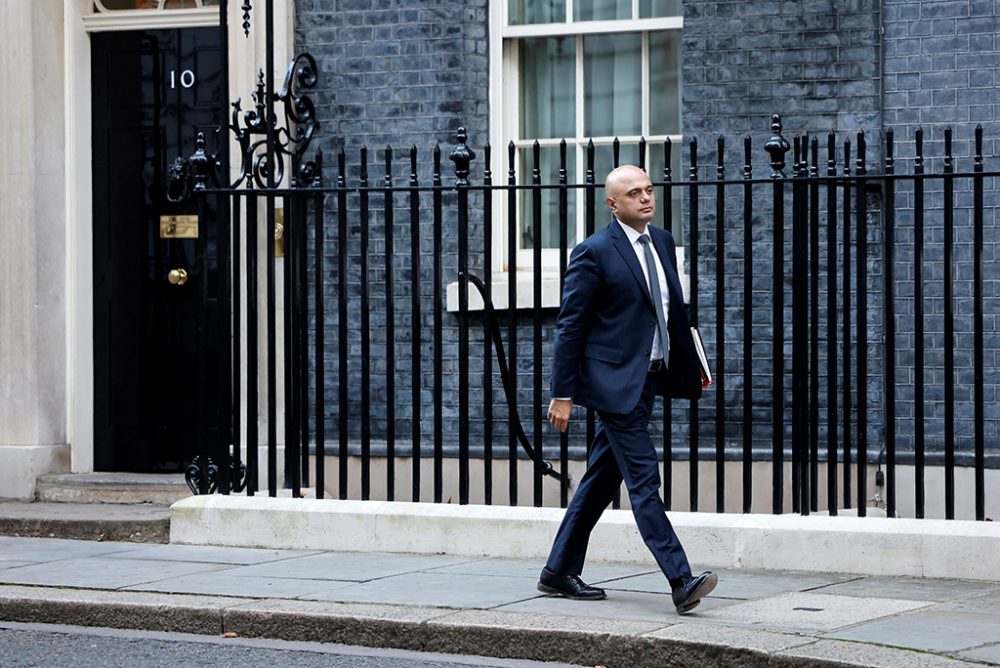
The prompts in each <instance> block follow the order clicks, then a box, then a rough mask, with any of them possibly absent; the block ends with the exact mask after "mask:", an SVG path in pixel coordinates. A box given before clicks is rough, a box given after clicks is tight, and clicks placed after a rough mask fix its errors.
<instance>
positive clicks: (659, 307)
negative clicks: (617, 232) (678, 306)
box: [639, 234, 670, 360]
mask: <svg viewBox="0 0 1000 668" xmlns="http://www.w3.org/2000/svg"><path fill="white" fill-rule="evenodd" d="M649 242H650V239H649V235H648V234H643V235H640V236H639V243H640V244H642V252H643V253H644V254H645V256H646V269H647V270H648V271H649V292H650V294H651V295H652V296H653V310H654V311H656V323H657V325H658V326H659V328H660V352H662V353H663V359H664V360H668V359H670V357H669V355H670V335H669V334H668V333H667V319H666V317H665V316H664V314H663V294H662V293H661V292H660V275H659V272H658V271H656V260H654V259H653V249H652V248H650V243H649Z"/></svg>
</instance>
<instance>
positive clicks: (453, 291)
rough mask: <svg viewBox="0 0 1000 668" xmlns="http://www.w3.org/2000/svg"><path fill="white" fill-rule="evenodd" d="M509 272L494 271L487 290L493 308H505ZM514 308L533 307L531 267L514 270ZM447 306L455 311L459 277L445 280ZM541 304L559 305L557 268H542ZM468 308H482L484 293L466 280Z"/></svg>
mask: <svg viewBox="0 0 1000 668" xmlns="http://www.w3.org/2000/svg"><path fill="white" fill-rule="evenodd" d="M509 280H510V274H508V273H506V272H498V273H496V274H494V275H493V280H492V284H491V285H490V291H491V292H492V296H493V310H494V311H506V310H507V308H508V296H509V295H508V292H507V291H508V290H509V287H508V285H509ZM516 281H517V306H516V308H517V310H519V311H521V310H528V309H532V308H534V307H535V283H534V275H533V274H532V272H531V271H530V270H526V271H519V272H517V278H516ZM446 294H447V297H446V308H447V310H448V312H449V313H457V312H458V281H452V282H451V283H449V284H448V291H447V293H446ZM542 308H559V274H558V273H557V272H551V273H550V272H547V271H543V272H542ZM469 310H470V311H482V310H483V297H482V295H480V294H479V289H478V288H477V287H476V286H475V285H473V284H472V283H469Z"/></svg>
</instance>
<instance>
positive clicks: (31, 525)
mask: <svg viewBox="0 0 1000 668" xmlns="http://www.w3.org/2000/svg"><path fill="white" fill-rule="evenodd" d="M0 536H16V537H22V538H25V537H27V538H65V539H68V540H96V541H117V542H128V543H169V542H170V519H169V518H165V519H162V520H144V521H137V520H122V521H115V520H55V519H30V518H20V519H18V518H9V517H5V518H0Z"/></svg>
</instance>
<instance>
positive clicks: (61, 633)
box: [0, 622, 579, 668]
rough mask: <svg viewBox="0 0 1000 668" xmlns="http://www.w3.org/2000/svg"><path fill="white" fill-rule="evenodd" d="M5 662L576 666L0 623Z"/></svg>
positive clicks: (81, 666)
mask: <svg viewBox="0 0 1000 668" xmlns="http://www.w3.org/2000/svg"><path fill="white" fill-rule="evenodd" d="M0 666H3V668H36V667H37V668H120V667H128V668H160V667H163V668H167V667H170V668H173V667H174V666H198V667H199V668H211V667H213V666H218V667H220V668H221V667H225V668H275V667H278V668H313V667H316V668H320V667H322V668H579V667H573V666H569V665H567V664H554V663H539V662H537V661H516V660H510V659H489V658H484V657H470V656H456V655H450V654H426V653H421V652H406V651H401V650H392V649H371V648H367V647H352V646H348V645H325V644H321V643H307V642H287V641H281V640H261V639H250V638H219V637H214V636H199V635H188V634H183V633H157V632H153V631H122V630H117V629H103V628H84V627H77V626H57V625H48V624H18V623H13V622H0Z"/></svg>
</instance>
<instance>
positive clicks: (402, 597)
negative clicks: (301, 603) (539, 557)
mask: <svg viewBox="0 0 1000 668" xmlns="http://www.w3.org/2000/svg"><path fill="white" fill-rule="evenodd" d="M535 584H536V580H535V578H515V577H502V576H501V577H485V576H481V575H463V574H458V573H437V572H417V573H408V574H405V575H398V576H392V577H385V578H378V579H375V580H370V581H368V582H361V583H357V584H352V585H350V586H347V587H335V588H333V589H332V590H330V591H325V590H321V591H319V592H317V593H315V594H310V595H307V596H305V597H304V598H306V599H312V600H327V601H331V600H332V601H352V602H364V603H399V604H402V605H423V606H438V607H442V608H494V607H497V606H500V605H504V604H507V603H511V602H514V601H522V600H524V599H530V598H534V597H536V596H540V595H541V594H539V592H538V590H537V589H536V588H535Z"/></svg>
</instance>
